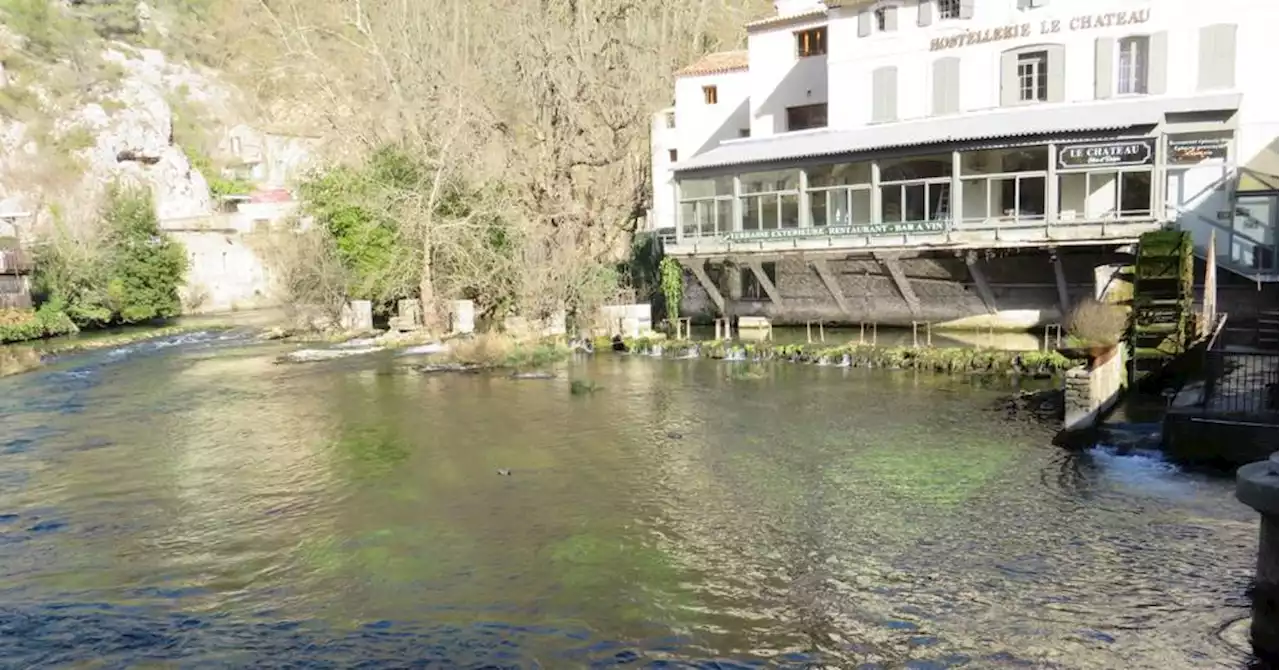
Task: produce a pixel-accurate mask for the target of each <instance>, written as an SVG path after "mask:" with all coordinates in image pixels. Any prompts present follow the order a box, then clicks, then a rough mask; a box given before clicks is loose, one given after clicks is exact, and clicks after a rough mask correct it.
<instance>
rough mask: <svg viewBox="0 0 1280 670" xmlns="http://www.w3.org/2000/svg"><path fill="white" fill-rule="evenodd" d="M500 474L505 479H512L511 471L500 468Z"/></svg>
mask: <svg viewBox="0 0 1280 670" xmlns="http://www.w3.org/2000/svg"><path fill="white" fill-rule="evenodd" d="M498 474H499V475H500V476H503V477H510V476H511V471H510V470H508V469H506V468H498Z"/></svg>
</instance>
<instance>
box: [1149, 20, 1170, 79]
mask: <svg viewBox="0 0 1280 670" xmlns="http://www.w3.org/2000/svg"><path fill="white" fill-rule="evenodd" d="M1147 52H1148V53H1147V93H1150V94H1151V95H1163V94H1164V93H1166V92H1168V90H1169V33H1168V32H1166V31H1163V30H1162V31H1160V32H1158V33H1151V34H1150V35H1149V36H1147Z"/></svg>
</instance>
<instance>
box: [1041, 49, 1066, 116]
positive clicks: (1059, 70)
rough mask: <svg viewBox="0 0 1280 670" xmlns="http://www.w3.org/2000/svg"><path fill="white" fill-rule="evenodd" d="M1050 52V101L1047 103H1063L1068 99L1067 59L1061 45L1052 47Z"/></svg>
mask: <svg viewBox="0 0 1280 670" xmlns="http://www.w3.org/2000/svg"><path fill="white" fill-rule="evenodd" d="M1047 51H1048V52H1049V90H1048V91H1047V93H1048V94H1049V99H1048V100H1047V101H1046V102H1063V101H1065V100H1066V99H1067V63H1066V61H1067V59H1066V54H1065V53H1064V52H1065V49H1063V48H1062V45H1061V44H1054V45H1052V46H1050V47H1049V48H1048V49H1047Z"/></svg>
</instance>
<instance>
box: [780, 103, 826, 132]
mask: <svg viewBox="0 0 1280 670" xmlns="http://www.w3.org/2000/svg"><path fill="white" fill-rule="evenodd" d="M826 127H827V103H825V102H822V103H818V104H816V105H801V106H799V107H788V108H787V130H806V129H809V128H826Z"/></svg>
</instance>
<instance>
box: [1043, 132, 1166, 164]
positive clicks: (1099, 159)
mask: <svg viewBox="0 0 1280 670" xmlns="http://www.w3.org/2000/svg"><path fill="white" fill-rule="evenodd" d="M1155 153H1156V143H1155V140H1153V139H1151V138H1149V137H1148V138H1142V139H1137V140H1118V141H1115V142H1089V143H1085V144H1066V145H1063V146H1062V147H1061V148H1059V149H1058V168H1059V169H1063V170H1069V169H1072V168H1088V167H1130V166H1136V165H1150V164H1151V163H1152V162H1153V161H1154V159H1155Z"/></svg>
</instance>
